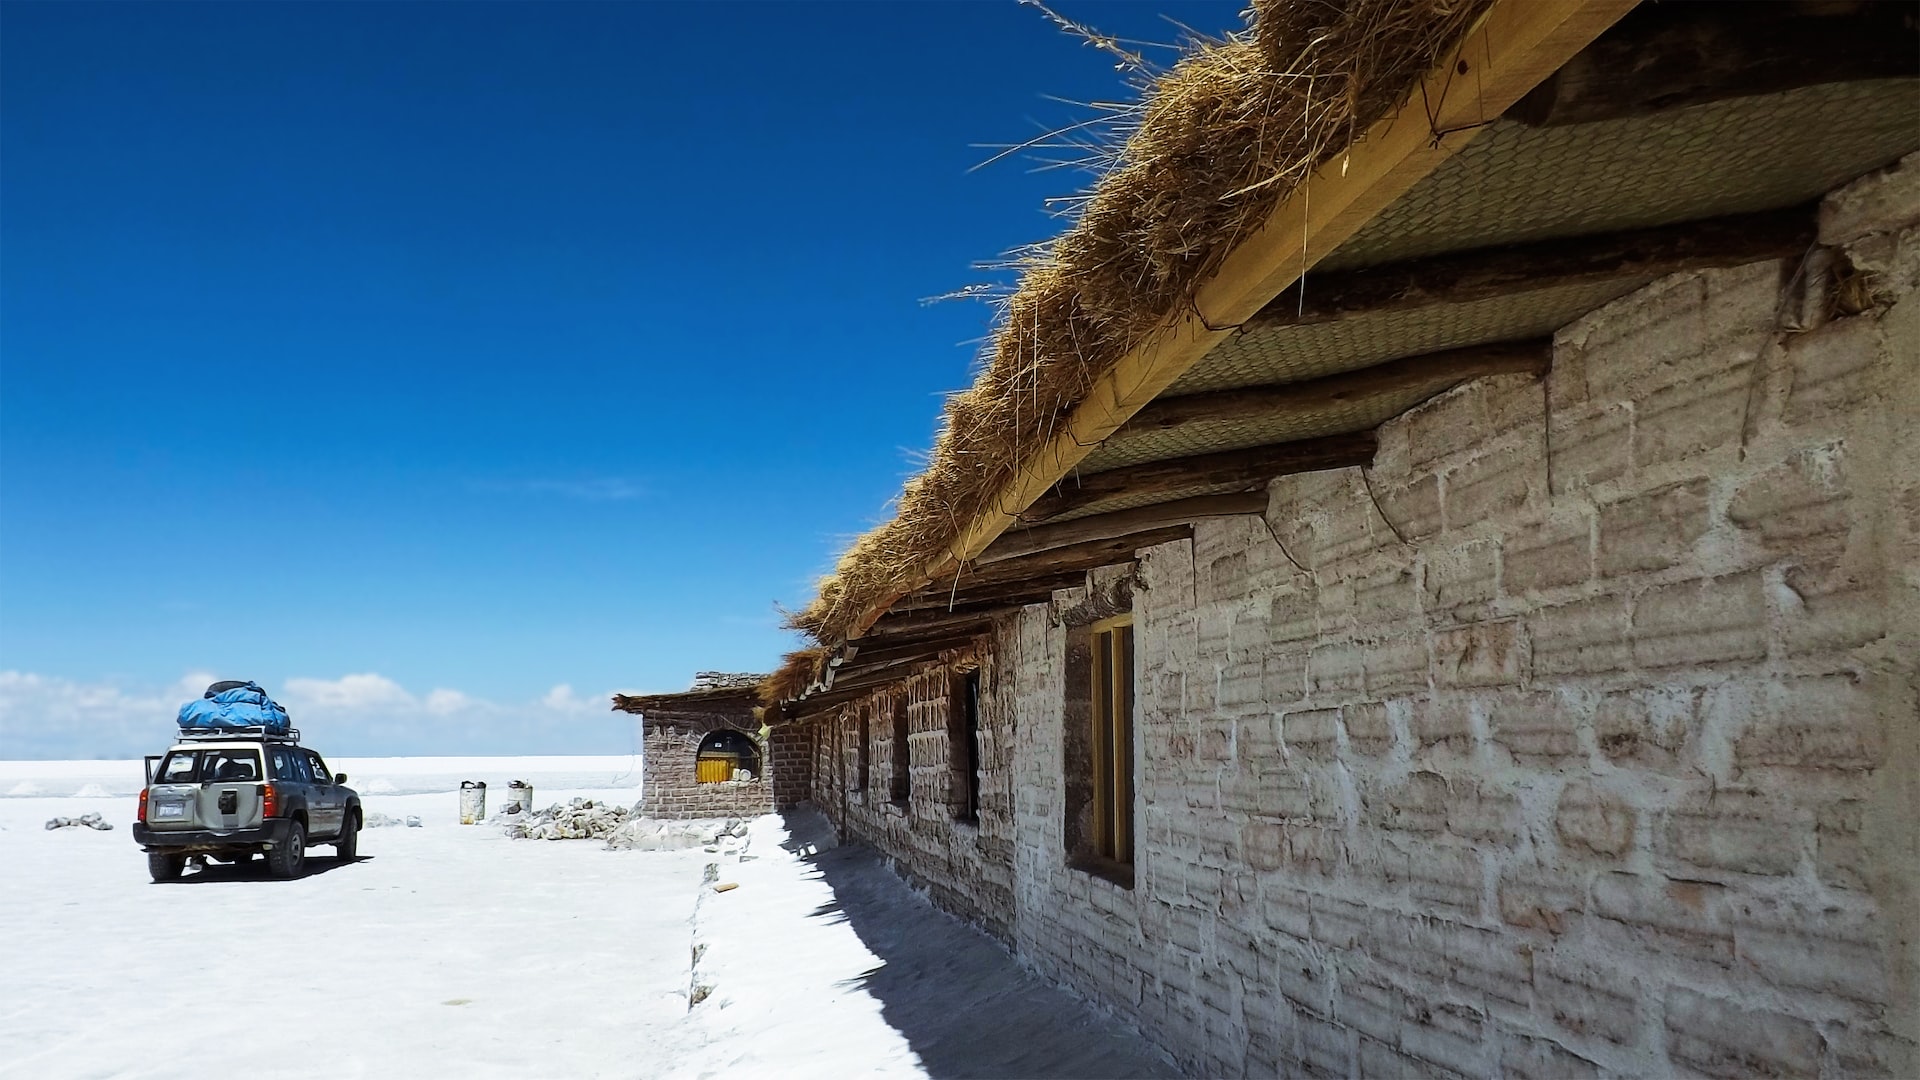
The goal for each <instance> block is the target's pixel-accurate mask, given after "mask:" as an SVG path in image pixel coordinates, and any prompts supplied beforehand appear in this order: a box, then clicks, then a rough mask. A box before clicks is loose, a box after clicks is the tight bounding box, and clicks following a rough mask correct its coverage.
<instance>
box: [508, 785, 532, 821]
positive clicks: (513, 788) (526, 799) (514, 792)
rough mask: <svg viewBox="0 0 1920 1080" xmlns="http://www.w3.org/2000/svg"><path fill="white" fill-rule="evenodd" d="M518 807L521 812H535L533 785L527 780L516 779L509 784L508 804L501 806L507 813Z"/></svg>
mask: <svg viewBox="0 0 1920 1080" xmlns="http://www.w3.org/2000/svg"><path fill="white" fill-rule="evenodd" d="M515 807H518V808H519V811H520V813H522V814H531V813H533V785H532V784H530V783H528V782H527V781H525V780H515V781H513V782H512V783H510V784H508V785H507V805H506V806H504V807H501V809H503V810H505V811H506V812H507V813H509V814H511V813H513V812H514V808H515Z"/></svg>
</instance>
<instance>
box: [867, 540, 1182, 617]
mask: <svg viewBox="0 0 1920 1080" xmlns="http://www.w3.org/2000/svg"><path fill="white" fill-rule="evenodd" d="M1192 536H1193V527H1192V526H1191V525H1185V524H1181V525H1169V526H1166V527H1164V528H1158V529H1146V530H1142V531H1140V532H1137V533H1129V534H1127V535H1125V536H1116V537H1113V538H1111V539H1105V540H1090V541H1088V542H1086V543H1084V544H1073V545H1069V546H1067V547H1063V548H1055V549H1052V550H1048V551H1041V552H1036V553H1034V554H1032V555H1028V556H1024V557H1022V558H1018V559H1006V560H1003V561H1001V562H996V563H992V564H991V565H980V564H974V565H972V566H969V567H968V568H967V569H966V571H965V572H964V573H962V574H960V575H958V577H957V584H958V587H960V588H967V587H971V586H981V585H993V584H1003V583H1018V582H1025V581H1032V580H1035V579H1037V578H1041V577H1044V576H1047V575H1050V574H1054V573H1067V574H1071V573H1080V574H1084V573H1086V572H1087V571H1088V570H1091V569H1093V568H1094V567H1096V566H1113V565H1116V564H1118V563H1125V562H1132V561H1133V558H1134V553H1135V552H1137V551H1139V550H1140V549H1141V548H1148V547H1153V546H1154V545H1156V544H1169V543H1172V542H1174V541H1175V540H1187V539H1191V538H1192ZM954 582H956V578H952V577H950V578H947V579H946V581H945V582H935V583H934V584H933V585H930V586H928V587H927V588H926V589H924V590H922V591H920V592H916V593H914V594H913V599H914V601H915V602H916V603H918V602H919V601H920V600H921V599H922V598H933V599H935V600H936V601H937V599H938V598H939V597H940V596H941V595H942V592H941V585H942V584H949V583H954ZM949 587H950V588H951V587H952V585H951V584H949ZM897 607H898V605H896V609H897Z"/></svg>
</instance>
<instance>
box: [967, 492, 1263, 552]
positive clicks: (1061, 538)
mask: <svg viewBox="0 0 1920 1080" xmlns="http://www.w3.org/2000/svg"><path fill="white" fill-rule="evenodd" d="M1266 508H1267V493H1266V491H1265V490H1264V489H1262V490H1260V491H1237V492H1234V493H1232V494H1229V495H1198V496H1195V497H1193V498H1191V499H1175V500H1173V501H1172V502H1163V503H1154V504H1153V505H1152V506H1140V507H1135V508H1133V509H1131V510H1115V511H1113V512H1112V513H1107V514H1093V515H1090V516H1088V517H1083V518H1075V519H1074V520H1072V521H1059V522H1053V523H1051V524H1047V525H1034V526H1032V527H1029V528H1022V529H1018V530H1015V531H1011V532H1008V533H1006V534H1005V535H1003V536H1001V537H1000V539H998V540H995V541H994V542H993V546H992V547H989V548H988V549H987V550H986V551H984V552H981V554H980V560H979V561H980V564H981V565H983V566H987V565H992V564H993V563H996V562H1001V561H1004V560H1008V559H1018V558H1022V557H1024V556H1029V555H1035V554H1038V553H1040V552H1043V551H1049V550H1052V549H1054V548H1065V547H1072V546H1075V545H1078V544H1084V543H1087V542H1089V541H1096V540H1111V539H1114V538H1116V537H1121V536H1129V535H1132V534H1134V533H1139V532H1143V531H1146V530H1149V529H1158V528H1164V527H1166V526H1169V525H1186V524H1191V523H1192V522H1195V521H1199V520H1200V519H1202V518H1210V517H1233V516H1236V515H1240V514H1259V513H1263V512H1265V510H1266Z"/></svg>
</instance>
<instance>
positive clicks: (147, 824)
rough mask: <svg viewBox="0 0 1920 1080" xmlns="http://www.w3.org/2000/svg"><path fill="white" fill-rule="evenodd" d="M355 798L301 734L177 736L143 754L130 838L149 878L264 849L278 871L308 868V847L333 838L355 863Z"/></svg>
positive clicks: (244, 858) (174, 875)
mask: <svg viewBox="0 0 1920 1080" xmlns="http://www.w3.org/2000/svg"><path fill="white" fill-rule="evenodd" d="M361 821H362V815H361V811H360V796H359V794H358V793H357V792H355V791H354V790H353V789H352V788H350V787H348V786H347V776H346V774H345V773H340V774H339V775H334V774H332V773H330V772H328V771H327V763H326V762H325V761H322V760H321V758H320V755H319V754H317V753H315V752H313V751H312V750H309V749H307V748H306V747H304V746H301V745H300V733H299V732H298V731H290V732H288V733H287V734H285V735H273V734H268V733H267V732H265V731H264V730H262V729H260V728H245V729H241V730H237V731H218V732H214V731H206V732H191V733H186V734H183V735H182V736H181V738H180V741H179V742H178V743H176V744H175V745H174V746H173V748H172V749H170V750H168V751H167V752H166V753H165V754H164V755H155V756H151V757H149V758H147V786H146V787H145V788H143V789H142V790H141V792H140V816H139V820H138V821H136V822H135V823H134V826H133V839H134V841H135V842H136V843H138V844H139V845H140V846H141V847H142V848H144V849H145V850H146V853H147V872H148V873H150V874H151V875H152V876H153V880H155V881H175V880H177V879H178V878H179V877H180V875H181V873H183V872H184V871H185V870H186V868H187V860H188V859H190V858H196V859H206V858H212V859H215V860H218V861H220V862H227V863H235V864H238V863H245V862H250V861H251V860H252V859H253V857H254V856H255V855H256V854H265V855H266V857H267V869H268V870H269V871H270V872H271V873H272V874H273V875H274V876H275V877H282V878H293V877H299V876H300V874H301V873H302V872H303V871H304V870H305V869H306V859H307V847H308V846H309V845H312V844H332V845H333V848H334V852H335V853H336V854H337V855H338V856H339V859H340V861H341V862H352V861H353V860H354V858H355V857H356V856H357V854H358V850H359V839H360V824H361Z"/></svg>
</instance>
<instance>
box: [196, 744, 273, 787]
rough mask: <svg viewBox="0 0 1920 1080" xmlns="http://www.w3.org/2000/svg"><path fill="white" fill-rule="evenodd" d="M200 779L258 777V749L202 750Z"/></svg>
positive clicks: (255, 778) (250, 778)
mask: <svg viewBox="0 0 1920 1080" xmlns="http://www.w3.org/2000/svg"><path fill="white" fill-rule="evenodd" d="M200 779H201V780H203V781H204V780H229V781H244V780H258V779H260V752H259V751H258V750H202V751H201V752H200Z"/></svg>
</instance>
